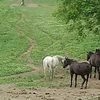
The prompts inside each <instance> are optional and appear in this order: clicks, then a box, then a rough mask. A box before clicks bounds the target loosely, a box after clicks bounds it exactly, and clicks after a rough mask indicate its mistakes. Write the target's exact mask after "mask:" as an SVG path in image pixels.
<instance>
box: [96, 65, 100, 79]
mask: <svg viewBox="0 0 100 100" xmlns="http://www.w3.org/2000/svg"><path fill="white" fill-rule="evenodd" d="M97 71H98V79H99V80H100V69H99V67H97Z"/></svg>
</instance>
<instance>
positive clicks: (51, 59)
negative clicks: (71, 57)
mask: <svg viewBox="0 0 100 100" xmlns="http://www.w3.org/2000/svg"><path fill="white" fill-rule="evenodd" d="M64 60H65V57H63V56H58V55H56V56H47V57H45V58H44V59H43V67H44V76H45V79H46V69H48V70H49V79H50V77H51V76H52V77H51V78H52V79H53V78H54V74H55V69H56V68H57V66H58V64H59V61H61V62H62V63H63V62H64Z"/></svg>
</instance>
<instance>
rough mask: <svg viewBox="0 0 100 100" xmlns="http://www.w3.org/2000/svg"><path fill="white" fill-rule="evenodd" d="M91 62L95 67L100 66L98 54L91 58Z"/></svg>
mask: <svg viewBox="0 0 100 100" xmlns="http://www.w3.org/2000/svg"><path fill="white" fill-rule="evenodd" d="M89 62H90V64H91V65H92V66H95V67H97V66H100V56H99V55H97V54H93V55H92V56H91V58H90V59H89Z"/></svg>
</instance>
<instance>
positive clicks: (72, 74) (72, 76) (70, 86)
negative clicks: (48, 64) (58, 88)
mask: <svg viewBox="0 0 100 100" xmlns="http://www.w3.org/2000/svg"><path fill="white" fill-rule="evenodd" d="M72 81H73V73H71V85H70V87H72Z"/></svg>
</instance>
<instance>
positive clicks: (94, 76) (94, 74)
mask: <svg viewBox="0 0 100 100" xmlns="http://www.w3.org/2000/svg"><path fill="white" fill-rule="evenodd" d="M94 78H96V67H95V70H94Z"/></svg>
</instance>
